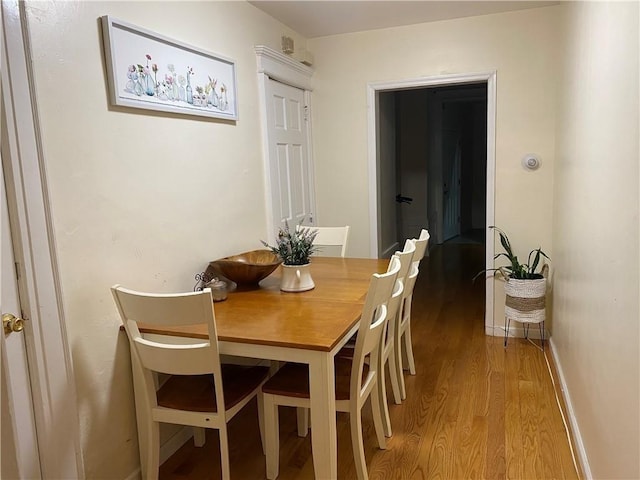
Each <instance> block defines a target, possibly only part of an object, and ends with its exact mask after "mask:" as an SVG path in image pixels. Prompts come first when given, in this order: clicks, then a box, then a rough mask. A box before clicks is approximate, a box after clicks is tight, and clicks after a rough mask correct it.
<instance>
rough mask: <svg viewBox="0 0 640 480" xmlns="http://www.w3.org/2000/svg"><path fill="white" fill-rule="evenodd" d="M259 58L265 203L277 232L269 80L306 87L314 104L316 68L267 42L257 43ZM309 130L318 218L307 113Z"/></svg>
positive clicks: (309, 151)
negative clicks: (281, 51) (274, 207)
mask: <svg viewBox="0 0 640 480" xmlns="http://www.w3.org/2000/svg"><path fill="white" fill-rule="evenodd" d="M255 52H256V60H257V62H258V97H259V100H260V102H259V103H260V109H261V116H262V151H263V158H264V165H265V167H264V177H265V205H266V212H265V213H266V218H267V232H268V235H269V236H271V235H274V234H275V232H276V230H277V227H278V226H279V225H280V222H279V221H276V219H274V218H273V200H272V198H273V197H272V194H271V190H272V185H271V178H270V175H269V172H271V158H270V155H269V133H268V128H269V122H268V120H267V83H268V82H269V79H273V80H277V81H279V82H282V83H284V84H287V85H290V86H292V87H296V88H300V89H302V90H304V101H305V105H309V106H310V105H311V90H312V88H311V76H312V75H313V69H312V68H310V67H307V66H306V65H303V64H302V63H300V62H297V61H295V60H293V59H292V58H290V57H288V56H286V55H284V54H282V53H280V52H278V51H277V50H273V49H272V48H269V47H266V46H264V45H256V47H255ZM305 128H306V129H307V140H308V142H309V145H308V147H309V148H308V149H307V155H308V162H309V185H310V187H311V191H310V197H311V206H310V208H311V212H313V214H314V215H313V216H314V221H315V216H316V215H315V212H316V204H315V201H316V200H315V198H316V196H315V181H314V168H313V148H312V145H313V139H312V137H311V131H312V128H311V115H310V114H308V121H307V122H305Z"/></svg>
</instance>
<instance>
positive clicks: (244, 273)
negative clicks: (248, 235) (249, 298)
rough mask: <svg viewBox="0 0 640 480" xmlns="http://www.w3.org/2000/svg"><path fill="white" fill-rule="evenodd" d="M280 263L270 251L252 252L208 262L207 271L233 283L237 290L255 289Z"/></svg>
mask: <svg viewBox="0 0 640 480" xmlns="http://www.w3.org/2000/svg"><path fill="white" fill-rule="evenodd" d="M281 263H282V260H280V258H278V256H277V255H275V254H274V253H273V252H271V251H270V250H252V251H250V252H244V253H239V254H238V255H232V256H230V257H224V258H220V259H218V260H214V261H213V262H209V268H208V269H207V270H208V271H209V270H210V269H211V270H212V271H213V273H215V274H217V275H222V276H223V277H225V278H227V279H228V280H231V281H232V282H235V283H236V284H237V285H238V287H239V288H250V287H254V288H257V287H258V283H259V282H260V280H263V279H265V278H266V277H268V276H269V275H271V274H272V273H273V272H274V270H275V269H276V268H278V265H280V264H281Z"/></svg>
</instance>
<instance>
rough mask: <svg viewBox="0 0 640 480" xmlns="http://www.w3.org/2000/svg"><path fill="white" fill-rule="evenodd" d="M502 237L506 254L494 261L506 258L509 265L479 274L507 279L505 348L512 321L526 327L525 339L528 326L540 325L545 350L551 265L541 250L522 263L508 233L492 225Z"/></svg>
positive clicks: (496, 257) (537, 249)
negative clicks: (545, 325)
mask: <svg viewBox="0 0 640 480" xmlns="http://www.w3.org/2000/svg"><path fill="white" fill-rule="evenodd" d="M489 228H492V229H494V230H495V231H497V232H498V233H499V235H500V244H501V245H502V248H503V250H504V251H503V252H500V253H497V254H496V255H495V256H494V257H493V258H494V260H497V259H498V258H501V257H504V258H506V259H507V260H508V262H509V263H508V264H507V265H502V266H499V267H496V268H490V269H488V270H483V271H482V272H480V273H479V274H478V275H481V274H483V273H485V272H487V271H493V273H494V275H499V276H501V277H502V278H503V279H504V280H505V282H506V283H505V287H504V291H505V294H506V298H505V312H504V314H505V319H506V320H507V323H506V328H505V337H504V345H505V347H506V346H507V338H508V337H509V327H510V325H511V320H515V321H517V322H520V323H523V324H525V337H528V333H529V324H531V323H537V324H538V326H539V328H540V338H541V340H542V346H543V348H544V321H545V318H546V291H547V278H546V277H547V274H548V270H549V265H548V264H547V263H546V262H545V261H544V259H547V260H550V259H549V257H548V256H547V254H546V253H544V252H543V251H542V248H541V247H539V248H536V249H533V250H531V251H530V252H529V256H528V258H527V263H521V262H520V260H519V259H518V256H517V255H515V254H514V253H513V248H512V247H511V242H510V241H509V237H508V236H507V234H506V233H505V232H504V231H502V230H500V229H499V228H498V227H495V226H491V227H489Z"/></svg>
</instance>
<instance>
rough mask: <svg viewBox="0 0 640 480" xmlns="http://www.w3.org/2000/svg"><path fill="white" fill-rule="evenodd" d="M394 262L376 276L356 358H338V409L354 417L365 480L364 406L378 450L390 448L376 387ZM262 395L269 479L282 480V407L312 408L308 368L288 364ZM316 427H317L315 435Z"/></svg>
mask: <svg viewBox="0 0 640 480" xmlns="http://www.w3.org/2000/svg"><path fill="white" fill-rule="evenodd" d="M391 262H392V265H391V267H390V268H389V269H388V271H387V272H386V273H382V274H377V273H376V274H373V275H372V278H371V282H370V284H369V289H368V292H367V297H366V300H365V303H364V306H363V308H362V315H361V317H360V325H359V327H358V337H357V341H356V347H355V354H354V356H353V357H352V358H346V357H336V358H335V394H336V410H337V411H339V412H348V413H349V419H350V424H351V444H352V447H353V455H354V461H355V466H356V473H357V476H358V479H360V480H363V479H367V478H368V473H367V465H366V460H365V456H364V445H363V440H362V407H363V406H364V404H365V402H366V401H367V399H369V398H370V399H371V402H370V403H371V408H372V410H373V421H374V427H375V431H376V436H377V439H378V445H379V446H380V448H381V449H384V448H386V440H385V434H384V426H383V424H382V421H381V419H382V414H381V412H380V405H381V401H380V399H379V398H378V396H379V394H380V390H379V389H378V388H377V383H378V380H379V374H380V371H379V370H380V365H381V358H380V355H381V345H382V334H383V332H384V329H385V326H386V324H387V302H388V301H389V299H390V298H391V295H392V292H393V289H394V286H395V285H396V280H397V276H398V271H399V270H400V260H399V259H398V258H397V257H395V256H394V257H392V260H391ZM262 392H263V394H264V408H265V415H264V418H265V448H266V456H267V478H268V479H275V478H277V476H278V471H279V460H280V458H279V457H280V437H279V426H278V406H279V405H283V406H290V407H298V408H304V409H308V408H309V407H310V398H309V397H310V394H309V369H308V367H307V365H304V364H299V363H287V364H285V365H284V366H283V367H282V368H281V369H280V370H279V371H278V372H277V373H276V374H275V375H274V376H273V377H271V378H270V379H269V380H268V381H267V383H265V384H264V386H263V387H262ZM326 421H327V422H335V421H336V419H335V418H327V419H326ZM313 428H314V426H313V425H312V426H311V430H312V434H313ZM317 428H321V426H319V427H317Z"/></svg>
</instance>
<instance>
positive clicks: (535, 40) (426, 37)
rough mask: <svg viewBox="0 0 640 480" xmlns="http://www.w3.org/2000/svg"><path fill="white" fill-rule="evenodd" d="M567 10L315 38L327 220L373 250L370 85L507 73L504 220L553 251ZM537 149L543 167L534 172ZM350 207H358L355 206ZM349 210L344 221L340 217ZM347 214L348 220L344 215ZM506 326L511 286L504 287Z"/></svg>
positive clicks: (525, 243)
mask: <svg viewBox="0 0 640 480" xmlns="http://www.w3.org/2000/svg"><path fill="white" fill-rule="evenodd" d="M557 13H558V10H557V7H548V8H539V9H532V10H523V11H519V12H511V13H504V14H497V15H486V16H481V17H472V18H463V19H458V20H450V21H443V22H434V23H426V24H420V25H412V26H406V27H398V28H390V29H384V30H375V31H368V32H362V33H355V34H345V35H335V36H330V37H322V38H316V39H310V40H309V41H308V42H307V44H308V49H309V51H311V52H312V53H313V54H314V57H315V68H316V75H315V76H314V99H313V105H314V109H313V125H314V138H313V141H314V162H315V168H316V171H315V176H316V198H317V204H318V214H317V218H318V221H319V222H320V223H324V224H332V223H336V222H337V221H338V220H342V221H343V223H349V224H350V225H352V226H353V235H352V237H351V239H350V243H351V245H352V246H351V247H350V253H351V254H353V255H354V256H355V255H359V256H368V255H369V252H370V245H369V231H370V225H369V218H370V217H369V195H368V167H367V165H368V164H367V161H368V160H367V142H368V138H367V84H368V83H370V82H387V81H388V82H391V81H397V80H403V79H415V78H419V77H427V76H436V75H442V74H457V73H485V72H490V71H493V70H496V71H497V131H496V214H495V215H496V218H495V221H496V224H497V225H499V226H500V227H502V228H503V229H505V230H507V232H509V234H510V238H511V240H512V243H513V244H514V246H515V249H516V252H517V253H518V254H521V255H523V254H525V255H526V253H528V252H529V251H530V250H531V249H533V248H537V247H538V246H542V247H543V248H544V250H545V251H546V252H547V253H549V254H552V253H553V251H552V249H553V247H552V244H551V211H552V209H551V205H552V184H553V182H552V174H553V164H554V144H555V130H554V125H555V97H556V76H557V55H556V52H557V38H558V35H557V28H556V27H557ZM527 152H535V153H537V154H538V155H540V157H541V158H542V161H543V162H544V163H543V167H542V168H541V169H540V170H538V171H536V172H528V171H525V170H524V169H523V168H522V167H521V165H520V159H521V158H522V156H523V155H524V154H525V153H527ZM344 205H350V206H351V208H350V209H349V211H348V212H345V210H344V208H343V207H344ZM338 215H340V217H341V218H337V216H338ZM345 215H348V218H346V219H344V218H342V217H344V216H345ZM495 291H496V301H495V305H496V308H495V321H496V324H504V320H503V318H504V313H503V312H504V310H503V304H504V292H503V289H502V288H501V286H500V287H499V288H496V289H495Z"/></svg>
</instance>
